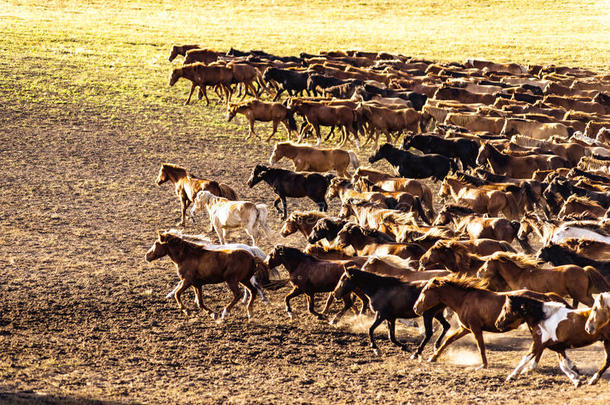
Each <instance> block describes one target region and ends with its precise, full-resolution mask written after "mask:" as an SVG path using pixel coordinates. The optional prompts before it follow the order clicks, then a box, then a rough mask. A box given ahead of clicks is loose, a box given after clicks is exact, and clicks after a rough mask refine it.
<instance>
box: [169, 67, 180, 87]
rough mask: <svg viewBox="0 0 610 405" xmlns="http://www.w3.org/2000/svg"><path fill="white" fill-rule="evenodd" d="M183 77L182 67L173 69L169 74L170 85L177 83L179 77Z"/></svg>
mask: <svg viewBox="0 0 610 405" xmlns="http://www.w3.org/2000/svg"><path fill="white" fill-rule="evenodd" d="M181 77H182V68H181V67H179V68H175V69H174V70H172V74H171V75H170V76H169V85H170V86H173V85H174V84H176V82H177V81H178V79H180V78H181Z"/></svg>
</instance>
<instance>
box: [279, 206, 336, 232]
mask: <svg viewBox="0 0 610 405" xmlns="http://www.w3.org/2000/svg"><path fill="white" fill-rule="evenodd" d="M322 218H326V214H325V213H323V212H318V211H295V212H292V213H291V214H290V216H289V217H288V219H287V220H286V221H284V224H283V225H282V229H281V230H280V235H282V236H283V237H284V238H285V237H287V236H289V235H292V234H293V233H295V232H300V233H301V234H302V235H303V236H304V237H305V239H307V238H308V237H309V234H310V233H311V230H312V229H313V227H314V226H315V225H316V224H317V223H318V221H319V220H320V219H322Z"/></svg>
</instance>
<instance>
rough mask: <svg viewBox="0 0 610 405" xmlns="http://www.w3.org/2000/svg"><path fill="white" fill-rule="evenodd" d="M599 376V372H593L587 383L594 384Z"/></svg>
mask: <svg viewBox="0 0 610 405" xmlns="http://www.w3.org/2000/svg"><path fill="white" fill-rule="evenodd" d="M599 377H600V375H599V372H597V373H595V374H593V377H591V379H590V380H589V385H593V384H595V383H596V382H597V381H598V380H599Z"/></svg>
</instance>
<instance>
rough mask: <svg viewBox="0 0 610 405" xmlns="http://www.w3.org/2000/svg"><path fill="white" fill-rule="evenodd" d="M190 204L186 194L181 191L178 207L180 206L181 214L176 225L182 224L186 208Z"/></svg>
mask: <svg viewBox="0 0 610 405" xmlns="http://www.w3.org/2000/svg"><path fill="white" fill-rule="evenodd" d="M189 205H190V201H189V199H188V197H187V196H186V194H185V193H184V192H183V193H182V195H181V196H180V207H181V208H182V216H181V220H180V222H178V224H177V225H176V226H184V224H185V220H186V209H187V208H188V206H189Z"/></svg>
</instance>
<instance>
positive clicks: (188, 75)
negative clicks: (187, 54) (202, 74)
mask: <svg viewBox="0 0 610 405" xmlns="http://www.w3.org/2000/svg"><path fill="white" fill-rule="evenodd" d="M182 77H184V78H185V79H188V80H190V81H192V82H195V81H197V79H198V78H199V75H198V74H197V70H196V69H193V68H190V69H184V68H183V69H182Z"/></svg>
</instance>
